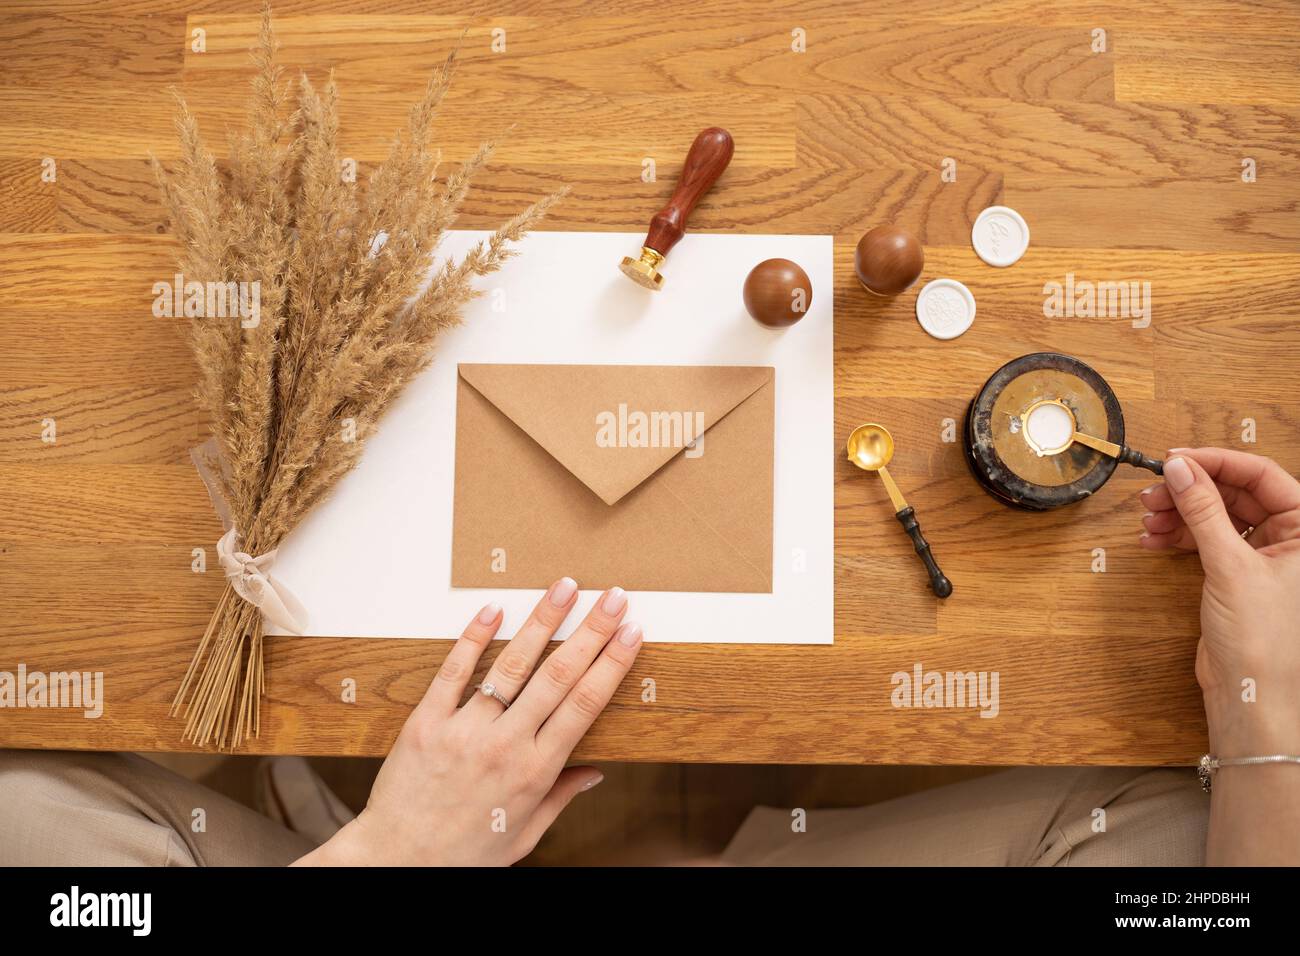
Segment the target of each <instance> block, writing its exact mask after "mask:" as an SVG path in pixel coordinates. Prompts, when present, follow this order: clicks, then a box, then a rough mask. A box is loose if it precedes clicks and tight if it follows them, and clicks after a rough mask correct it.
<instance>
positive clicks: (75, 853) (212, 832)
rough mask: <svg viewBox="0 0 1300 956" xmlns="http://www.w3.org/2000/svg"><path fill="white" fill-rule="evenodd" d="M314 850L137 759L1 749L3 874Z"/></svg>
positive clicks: (283, 859) (227, 861) (243, 859)
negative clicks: (7, 869)
mask: <svg viewBox="0 0 1300 956" xmlns="http://www.w3.org/2000/svg"><path fill="white" fill-rule="evenodd" d="M313 849H315V843H314V842H313V841H311V840H308V839H307V838H306V837H303V836H300V835H299V834H297V833H294V832H293V831H292V830H288V829H286V828H285V827H283V826H281V825H280V824H278V823H276V822H275V821H273V820H271V819H270V818H269V817H264V816H262V815H261V814H260V813H256V812H255V811H253V810H250V809H249V808H248V807H246V806H244V805H243V804H241V803H236V802H235V801H234V800H230V799H228V798H227V797H223V796H221V794H219V793H217V792H216V791H214V790H209V789H208V788H207V787H204V786H202V785H201V784H197V783H194V782H193V781H191V780H186V779H185V778H184V777H182V776H180V775H179V774H175V773H172V772H171V771H170V770H167V769H166V768H165V767H160V766H158V765H157V764H155V763H152V762H151V761H148V760H145V759H144V758H143V757H139V756H137V755H135V754H115V753H60V752H55V751H46V750H0V866H283V865H285V864H287V863H291V862H293V861H294V860H296V859H298V857H300V856H302V855H303V854H304V853H307V852H308V851H310V850H313Z"/></svg>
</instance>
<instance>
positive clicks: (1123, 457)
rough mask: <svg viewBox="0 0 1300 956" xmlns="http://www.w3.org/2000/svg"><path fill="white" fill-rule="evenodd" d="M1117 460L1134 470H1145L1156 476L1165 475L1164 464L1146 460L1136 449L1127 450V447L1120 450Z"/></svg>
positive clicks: (1151, 459) (1152, 459)
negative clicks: (1132, 467) (1131, 466)
mask: <svg viewBox="0 0 1300 956" xmlns="http://www.w3.org/2000/svg"><path fill="white" fill-rule="evenodd" d="M1119 460H1120V461H1122V462H1124V463H1125V464H1127V465H1133V466H1134V467H1135V468H1145V469H1146V470H1147V471H1150V472H1154V473H1155V474H1157V475H1163V474H1164V473H1165V463H1164V462H1163V461H1156V460H1155V459H1154V458H1148V457H1147V456H1146V455H1144V454H1142V452H1140V451H1138V450H1137V449H1136V448H1129V447H1128V446H1127V445H1126V446H1125V447H1124V448H1123V449H1121V450H1120V453H1119Z"/></svg>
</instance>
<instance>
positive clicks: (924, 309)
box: [916, 279, 975, 339]
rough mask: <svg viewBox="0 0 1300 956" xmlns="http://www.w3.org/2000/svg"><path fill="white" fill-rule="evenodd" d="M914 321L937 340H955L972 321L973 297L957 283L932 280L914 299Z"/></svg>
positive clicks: (954, 280) (947, 280)
mask: <svg viewBox="0 0 1300 956" xmlns="http://www.w3.org/2000/svg"><path fill="white" fill-rule="evenodd" d="M916 319H917V321H918V322H920V323H921V328H923V329H925V330H926V331H927V332H929V333H930V334H931V335H933V336H934V337H935V338H936V339H955V338H956V337H957V336H959V335H961V334H962V333H963V332H965V331H966V330H967V329H969V328H970V326H971V323H972V322H974V321H975V296H973V295H971V294H970V289H968V288H966V287H965V286H964V285H962V284H961V283H960V282H958V281H957V280H956V279H934V280H932V281H930V282H927V283H926V284H925V287H924V288H923V289H922V290H921V291H920V292H918V293H917V295H916Z"/></svg>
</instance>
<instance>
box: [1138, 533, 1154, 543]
mask: <svg viewBox="0 0 1300 956" xmlns="http://www.w3.org/2000/svg"><path fill="white" fill-rule="evenodd" d="M1149 537H1151V535H1149V534H1147V533H1146V532H1145V531H1143V532H1142V533H1141V534H1140V535H1138V540H1139V541H1145V540H1146V539H1147V538H1149Z"/></svg>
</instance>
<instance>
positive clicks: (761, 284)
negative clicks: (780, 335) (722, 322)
mask: <svg viewBox="0 0 1300 956" xmlns="http://www.w3.org/2000/svg"><path fill="white" fill-rule="evenodd" d="M743 294H744V299H745V309H746V310H747V311H748V312H749V314H750V315H752V316H753V317H754V319H755V320H757V321H758V322H760V323H762V324H763V325H766V326H768V327H769V328H774V329H779V328H784V327H785V326H787V325H794V324H795V323H796V322H798V321H799V320H800V319H802V318H803V317H804V315H806V314H807V312H808V309H809V308H810V307H811V306H812V281H811V280H810V279H809V278H808V273H806V272H804V271H803V269H802V267H800V265H799V264H798V263H797V262H791V261H790V260H789V259H764V260H763V261H762V262H760V263H759V264H758V265H756V266H754V268H753V269H751V270H750V272H749V275H748V276H747V277H746V279H745V288H744V293H743Z"/></svg>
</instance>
